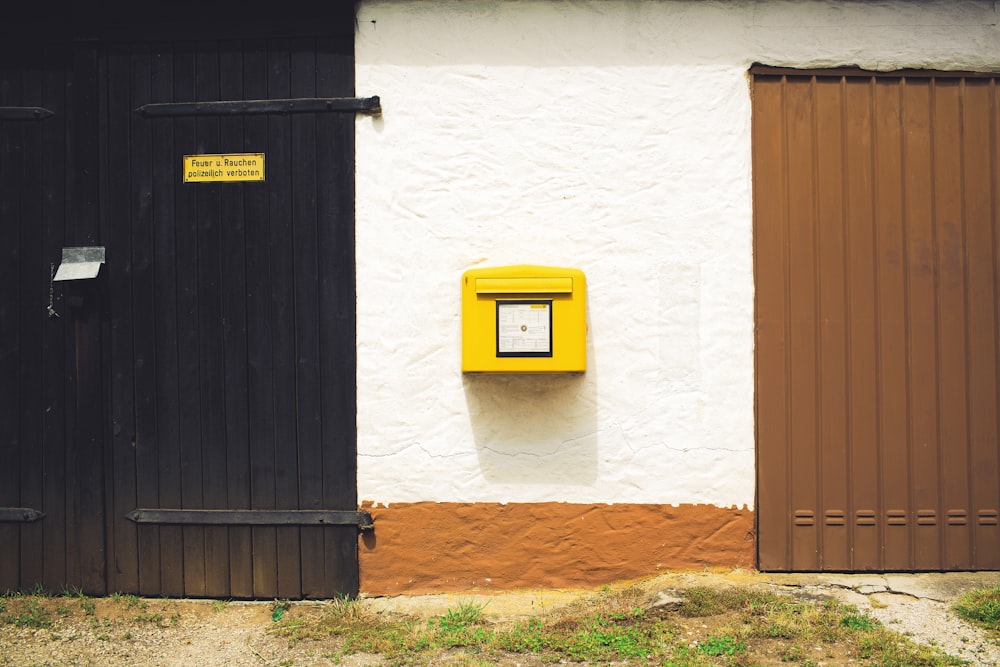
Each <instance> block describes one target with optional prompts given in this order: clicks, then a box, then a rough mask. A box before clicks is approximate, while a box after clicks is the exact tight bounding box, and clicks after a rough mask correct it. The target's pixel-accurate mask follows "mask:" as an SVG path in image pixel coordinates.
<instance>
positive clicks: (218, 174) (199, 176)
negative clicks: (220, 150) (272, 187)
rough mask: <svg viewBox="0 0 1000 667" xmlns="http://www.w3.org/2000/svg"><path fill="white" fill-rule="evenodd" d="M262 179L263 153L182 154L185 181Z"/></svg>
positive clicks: (207, 181) (227, 181) (221, 181)
mask: <svg viewBox="0 0 1000 667" xmlns="http://www.w3.org/2000/svg"><path fill="white" fill-rule="evenodd" d="M263 180H264V154H263V153H224V154H218V155H185V156H184V182H185V183H237V182H242V181H263Z"/></svg>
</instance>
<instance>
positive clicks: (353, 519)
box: [125, 509, 375, 530]
mask: <svg viewBox="0 0 1000 667" xmlns="http://www.w3.org/2000/svg"><path fill="white" fill-rule="evenodd" d="M125 518H127V519H129V520H131V521H134V522H136V523H157V524H180V525H194V526H357V527H358V528H359V529H361V530H371V529H372V528H374V527H375V523H374V521H373V520H372V515H371V513H370V512H365V511H338V510H179V509H134V510H132V511H131V512H129V513H128V514H126V515H125Z"/></svg>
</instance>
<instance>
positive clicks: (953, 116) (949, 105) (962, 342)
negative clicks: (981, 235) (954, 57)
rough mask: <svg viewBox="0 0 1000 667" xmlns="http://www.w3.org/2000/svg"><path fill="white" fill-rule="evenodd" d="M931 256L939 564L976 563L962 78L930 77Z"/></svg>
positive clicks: (965, 565) (954, 566) (948, 566)
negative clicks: (970, 481) (971, 504)
mask: <svg viewBox="0 0 1000 667" xmlns="http://www.w3.org/2000/svg"><path fill="white" fill-rule="evenodd" d="M932 91H933V96H932V100H931V101H932V104H933V106H932V109H931V114H932V117H933V120H934V125H933V144H932V147H931V148H932V151H933V159H934V163H933V174H932V176H933V179H934V185H933V191H934V211H933V213H934V221H933V224H934V228H933V236H934V246H935V252H936V256H935V258H934V262H935V267H936V282H937V304H936V308H937V317H936V319H937V323H938V324H937V330H938V339H937V346H938V350H937V355H936V356H937V358H938V380H937V381H938V405H937V412H938V414H939V417H938V433H937V438H936V446H937V452H936V453H937V461H936V462H935V466H934V467H935V469H936V470H937V471H938V476H939V477H938V485H939V488H940V491H939V494H940V495H939V498H940V499H939V505H938V507H937V511H938V517H939V518H938V522H939V524H940V526H941V528H940V538H939V540H940V542H939V543H940V547H939V548H940V553H939V556H938V558H939V567H941V568H943V569H947V570H954V569H962V570H967V569H969V568H971V567H972V543H971V539H972V533H971V529H970V522H969V518H970V517H969V494H968V488H969V485H968V478H969V454H968V440H969V434H968V422H967V412H966V407H967V406H968V399H969V397H968V394H967V386H968V378H967V365H966V363H967V361H968V350H967V348H966V326H967V323H968V317H967V314H966V299H965V294H966V271H967V265H966V255H965V240H966V234H967V225H966V219H965V212H964V210H963V209H964V207H963V196H962V191H963V189H964V183H963V174H962V148H961V147H962V134H963V129H962V109H961V102H960V96H961V95H962V93H963V85H962V80H961V79H947V78H937V79H935V80H934V84H933V88H932Z"/></svg>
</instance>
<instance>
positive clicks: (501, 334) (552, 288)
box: [462, 265, 587, 373]
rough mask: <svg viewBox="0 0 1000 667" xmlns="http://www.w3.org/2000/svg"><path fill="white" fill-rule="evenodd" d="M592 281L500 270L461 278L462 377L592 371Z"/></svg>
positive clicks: (523, 268) (577, 274)
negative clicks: (589, 295)
mask: <svg viewBox="0 0 1000 667" xmlns="http://www.w3.org/2000/svg"><path fill="white" fill-rule="evenodd" d="M586 297H587V281H586V278H585V277H584V275H583V272H582V271H580V270H579V269H564V268H557V267H550V266H528V265H520V266H501V267H495V268H486V269H470V270H469V271H466V272H465V273H464V274H463V275H462V371H463V372H465V373H582V372H583V371H585V370H587V315H586Z"/></svg>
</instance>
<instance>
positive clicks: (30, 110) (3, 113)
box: [0, 107, 55, 120]
mask: <svg viewBox="0 0 1000 667" xmlns="http://www.w3.org/2000/svg"><path fill="white" fill-rule="evenodd" d="M54 115H55V111H50V110H49V109H46V108H45V107H0V120H45V119H46V118H49V117H51V116H54Z"/></svg>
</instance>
